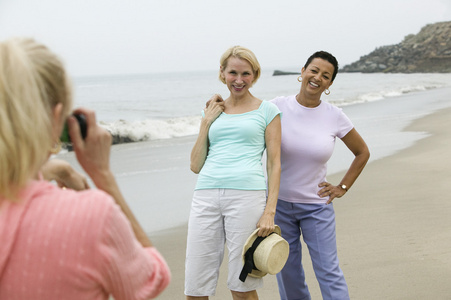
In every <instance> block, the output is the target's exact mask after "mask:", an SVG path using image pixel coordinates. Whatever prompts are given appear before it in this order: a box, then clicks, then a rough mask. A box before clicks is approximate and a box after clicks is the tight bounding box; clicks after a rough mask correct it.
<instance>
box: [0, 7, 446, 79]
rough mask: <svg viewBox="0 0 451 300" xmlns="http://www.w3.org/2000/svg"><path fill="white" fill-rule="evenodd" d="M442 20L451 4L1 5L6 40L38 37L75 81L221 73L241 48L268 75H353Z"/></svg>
mask: <svg viewBox="0 0 451 300" xmlns="http://www.w3.org/2000/svg"><path fill="white" fill-rule="evenodd" d="M442 21H451V1H449V0H427V1H426V0H421V1H420V0H399V1H397V0H377V1H362V0H322V1H306V0H287V1H284V0H225V1H219V0H160V1H154V0H71V1H68V0H0V39H1V40H4V39H5V38H8V37H12V36H32V37H35V38H36V39H38V40H39V41H41V42H44V43H45V44H47V45H48V46H49V47H51V49H53V50H54V51H55V52H57V53H58V54H59V55H60V56H61V57H62V58H63V60H64V61H65V63H66V65H67V67H68V68H69V71H70V73H71V74H72V75H73V76H85V75H104V74H123V73H154V72H173V71H194V70H215V69H217V68H218V65H219V57H220V56H221V55H222V53H223V52H224V51H225V50H226V49H227V48H228V47H230V46H233V45H242V46H245V47H248V48H250V49H251V50H252V51H253V52H254V53H255V54H256V55H257V58H258V60H259V61H260V64H261V65H262V68H263V69H264V70H268V69H271V70H272V69H274V68H279V69H280V68H282V69H283V68H297V67H299V68H300V67H302V65H303V64H304V62H305V60H306V59H307V57H308V56H309V55H310V54H312V53H313V52H314V51H316V50H326V51H329V52H331V53H332V54H334V55H335V56H336V57H337V59H338V61H339V63H340V65H341V66H344V65H345V64H349V63H351V62H354V61H356V60H358V59H359V58H360V56H362V55H365V54H368V53H369V52H371V51H373V50H374V49H375V48H376V47H379V46H384V45H392V44H397V43H399V42H401V41H402V40H403V38H404V37H405V36H406V35H408V34H416V33H418V32H419V31H420V29H421V28H422V27H423V26H425V25H427V24H431V23H435V22H442Z"/></svg>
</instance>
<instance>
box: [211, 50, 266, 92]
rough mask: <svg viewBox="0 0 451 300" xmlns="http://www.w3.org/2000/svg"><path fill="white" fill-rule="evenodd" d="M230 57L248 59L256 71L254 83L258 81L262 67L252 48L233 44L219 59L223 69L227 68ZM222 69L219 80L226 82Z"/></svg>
mask: <svg viewBox="0 0 451 300" xmlns="http://www.w3.org/2000/svg"><path fill="white" fill-rule="evenodd" d="M230 57H236V58H239V59H244V60H245V61H247V62H248V63H249V64H250V65H251V66H252V71H253V72H254V80H253V81H252V84H254V83H256V82H257V80H258V78H260V73H261V69H260V64H259V63H258V60H257V57H256V56H255V54H254V53H253V52H252V51H251V50H249V49H247V48H245V47H242V46H233V47H231V48H229V49H227V51H226V52H225V53H224V54H223V55H222V56H221V59H220V60H219V63H220V65H221V69H222V70H225V69H226V68H227V62H228V60H229V58H230ZM221 69H220V70H219V80H221V82H222V83H224V84H225V83H226V82H225V79H224V78H223V77H222V76H221Z"/></svg>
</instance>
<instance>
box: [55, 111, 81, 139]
mask: <svg viewBox="0 0 451 300" xmlns="http://www.w3.org/2000/svg"><path fill="white" fill-rule="evenodd" d="M73 116H74V117H75V119H76V120H77V122H78V125H79V126H80V133H81V136H82V138H83V139H85V138H86V134H87V129H88V126H87V124H86V117H85V116H84V115H82V114H77V115H76V114H74V115H73ZM60 140H61V142H62V143H71V140H70V135H69V126H68V125H67V121H66V122H65V123H64V129H63V132H62V133H61V137H60Z"/></svg>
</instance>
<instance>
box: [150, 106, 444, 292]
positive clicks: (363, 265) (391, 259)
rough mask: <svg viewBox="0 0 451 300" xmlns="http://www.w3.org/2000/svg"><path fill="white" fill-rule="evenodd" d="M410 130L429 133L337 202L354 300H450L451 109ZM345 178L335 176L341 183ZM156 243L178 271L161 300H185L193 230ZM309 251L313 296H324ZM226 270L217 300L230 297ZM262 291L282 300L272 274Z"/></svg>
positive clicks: (371, 168) (374, 165)
mask: <svg viewBox="0 0 451 300" xmlns="http://www.w3.org/2000/svg"><path fill="white" fill-rule="evenodd" d="M450 100H451V99H450ZM405 130H407V131H417V132H428V133H429V134H430V135H429V136H428V137H426V138H424V139H422V140H420V141H418V142H416V143H415V145H413V146H412V147H410V148H408V149H405V150H402V151H400V152H398V153H396V154H395V155H392V156H389V157H386V158H384V159H381V160H376V161H373V162H371V163H370V164H369V165H368V166H367V167H366V168H365V170H364V172H363V173H362V175H361V177H360V178H359V179H358V180H357V182H356V184H355V185H354V186H353V187H352V189H351V190H350V191H349V192H348V193H347V194H346V196H345V197H343V198H341V199H336V200H335V201H334V206H335V210H336V218H337V242H338V249H339V259H340V264H341V267H342V269H343V272H344V274H345V277H346V280H347V282H348V285H349V291H350V296H351V299H364V300H367V299H451V284H450V280H451V201H450V199H449V198H450V196H449V194H448V193H447V190H448V187H449V182H451V168H450V167H451V160H450V159H449V158H448V155H449V154H450V153H451V109H450V108H446V109H443V110H440V111H438V112H435V113H433V114H431V115H428V116H426V117H423V118H421V119H419V120H416V121H415V122H413V124H411V125H409V126H408V127H407V128H406V129H405ZM342 176H343V173H338V174H335V175H332V176H329V178H328V179H329V181H330V182H339V181H340V179H341V177H342ZM152 240H153V241H154V243H155V245H156V246H157V247H158V249H160V251H161V252H162V253H163V254H164V256H165V257H166V259H167V261H168V263H169V265H170V267H171V270H172V273H173V279H172V283H171V284H170V286H169V287H168V289H167V290H166V291H165V292H163V294H162V295H161V296H160V297H158V299H168V300H173V299H184V296H183V284H184V283H183V282H184V251H185V241H186V227H185V226H182V227H179V228H176V229H171V230H168V231H166V232H164V233H161V234H157V235H156V236H153V237H152ZM305 249H306V247H305V245H304V259H303V262H304V265H305V269H306V273H307V283H308V284H309V287H310V291H311V294H312V299H321V293H320V291H319V287H318V285H317V283H316V279H315V277H314V274H313V270H312V267H311V263H310V258H309V257H308V252H307V251H306V250H305ZM224 265H225V264H223V266H222V269H221V275H220V281H219V283H218V288H217V292H216V296H214V297H211V299H231V296H230V294H229V291H228V290H227V288H226V276H225V274H226V271H227V270H226V267H225V266H224ZM258 292H259V295H260V299H279V297H278V289H277V282H276V279H275V276H270V275H268V276H266V277H265V285H264V287H263V288H262V289H260V290H259V291H258Z"/></svg>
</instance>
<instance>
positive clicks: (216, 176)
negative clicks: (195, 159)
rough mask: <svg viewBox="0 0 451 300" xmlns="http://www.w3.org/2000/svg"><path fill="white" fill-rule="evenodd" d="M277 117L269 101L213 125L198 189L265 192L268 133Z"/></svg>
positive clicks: (220, 118)
mask: <svg viewBox="0 0 451 300" xmlns="http://www.w3.org/2000/svg"><path fill="white" fill-rule="evenodd" d="M278 114H280V111H279V109H278V108H277V106H276V105H275V104H273V103H271V102H268V101H262V103H261V105H260V107H259V108H258V109H256V110H253V111H250V112H246V113H243V114H232V115H229V114H226V113H222V114H221V115H220V116H219V117H218V118H217V119H216V120H215V121H214V122H213V124H211V126H210V130H209V132H208V139H209V143H210V147H209V149H208V155H207V159H206V160H205V164H204V166H203V167H202V170H201V171H200V173H199V176H198V179H197V184H196V188H195V189H196V190H200V189H211V188H227V189H238V190H266V180H265V176H264V173H263V166H262V155H263V152H264V150H265V148H266V145H265V131H266V126H268V124H269V123H271V121H272V120H273V119H274V118H275V117H276V116H277V115H278Z"/></svg>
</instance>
